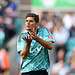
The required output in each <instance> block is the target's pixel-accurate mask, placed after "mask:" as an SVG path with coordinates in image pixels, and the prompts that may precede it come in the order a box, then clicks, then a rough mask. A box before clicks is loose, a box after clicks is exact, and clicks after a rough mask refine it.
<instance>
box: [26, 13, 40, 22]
mask: <svg viewBox="0 0 75 75" xmlns="http://www.w3.org/2000/svg"><path fill="white" fill-rule="evenodd" d="M27 17H33V18H34V20H35V22H36V23H38V22H39V15H36V14H35V13H28V14H27V15H26V18H27Z"/></svg>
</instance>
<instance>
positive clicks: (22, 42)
mask: <svg viewBox="0 0 75 75" xmlns="http://www.w3.org/2000/svg"><path fill="white" fill-rule="evenodd" d="M23 34H24V33H21V34H20V35H19V36H18V37H17V51H18V52H20V51H21V50H23V49H24V47H25V40H23V38H22V36H23Z"/></svg>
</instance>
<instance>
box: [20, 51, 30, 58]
mask: <svg viewBox="0 0 75 75" xmlns="http://www.w3.org/2000/svg"><path fill="white" fill-rule="evenodd" d="M28 53H29V51H26V50H23V51H21V53H20V56H21V57H22V58H25V57H27V56H28Z"/></svg>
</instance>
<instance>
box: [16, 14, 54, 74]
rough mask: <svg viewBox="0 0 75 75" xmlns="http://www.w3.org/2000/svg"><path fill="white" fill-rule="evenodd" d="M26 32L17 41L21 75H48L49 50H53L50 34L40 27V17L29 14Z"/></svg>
mask: <svg viewBox="0 0 75 75" xmlns="http://www.w3.org/2000/svg"><path fill="white" fill-rule="evenodd" d="M25 21H26V22H25V27H24V31H22V33H21V34H20V35H19V37H18V39H17V51H18V53H19V54H20V56H21V57H22V63H21V75H48V73H47V71H46V70H47V69H48V67H49V57H48V49H52V48H53V47H54V46H52V45H53V44H52V42H51V41H53V40H52V39H50V33H49V32H48V30H47V29H46V28H44V27H39V26H38V23H39V16H38V15H36V14H34V13H29V14H27V16H26V20H25Z"/></svg>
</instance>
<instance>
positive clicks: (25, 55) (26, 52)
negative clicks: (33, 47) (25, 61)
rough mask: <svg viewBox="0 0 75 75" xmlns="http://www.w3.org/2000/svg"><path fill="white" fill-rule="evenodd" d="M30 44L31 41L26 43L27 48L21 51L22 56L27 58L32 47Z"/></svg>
mask: <svg viewBox="0 0 75 75" xmlns="http://www.w3.org/2000/svg"><path fill="white" fill-rule="evenodd" d="M30 44H31V43H26V45H25V48H24V49H23V50H22V51H21V52H20V55H21V56H22V58H25V57H27V56H28V54H29V49H30Z"/></svg>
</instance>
